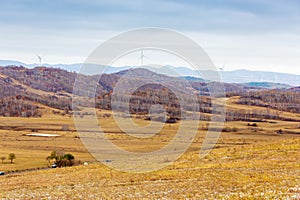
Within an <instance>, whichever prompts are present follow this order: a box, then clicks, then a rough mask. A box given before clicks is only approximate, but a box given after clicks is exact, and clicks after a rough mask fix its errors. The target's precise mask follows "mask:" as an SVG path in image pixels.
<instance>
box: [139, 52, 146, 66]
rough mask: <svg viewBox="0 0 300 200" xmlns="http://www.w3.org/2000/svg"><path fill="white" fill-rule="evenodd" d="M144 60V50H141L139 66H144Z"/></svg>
mask: <svg viewBox="0 0 300 200" xmlns="http://www.w3.org/2000/svg"><path fill="white" fill-rule="evenodd" d="M144 58H145V56H144V50H143V49H142V50H141V58H140V59H141V66H143V65H144Z"/></svg>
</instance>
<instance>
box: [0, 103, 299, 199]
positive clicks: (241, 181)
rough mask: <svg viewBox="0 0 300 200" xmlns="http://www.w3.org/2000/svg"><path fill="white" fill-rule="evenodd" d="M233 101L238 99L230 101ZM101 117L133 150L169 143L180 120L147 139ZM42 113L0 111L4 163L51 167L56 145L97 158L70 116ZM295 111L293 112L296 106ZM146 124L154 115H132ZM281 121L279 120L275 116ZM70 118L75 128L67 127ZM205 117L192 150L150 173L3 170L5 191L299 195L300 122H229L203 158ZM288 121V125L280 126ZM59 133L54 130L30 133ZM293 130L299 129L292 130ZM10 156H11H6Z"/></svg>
mask: <svg viewBox="0 0 300 200" xmlns="http://www.w3.org/2000/svg"><path fill="white" fill-rule="evenodd" d="M230 106H235V104H234V103H230ZM103 113H110V112H108V111H102V112H99V113H98V114H99V124H100V125H101V127H102V128H103V129H104V131H105V132H106V133H107V134H106V135H107V137H108V138H109V139H111V141H112V142H113V143H114V144H116V145H117V146H119V147H121V148H123V149H126V150H128V151H132V152H135V151H139V152H140V151H141V149H142V150H143V152H150V151H153V150H156V149H159V148H161V147H163V146H164V145H167V144H168V142H169V141H170V140H171V139H172V137H173V136H174V135H175V133H176V131H177V130H178V126H179V124H172V125H165V126H164V127H163V129H162V131H161V132H160V133H159V134H157V135H155V136H153V137H151V138H145V139H137V138H134V137H132V136H129V135H126V134H124V133H122V132H121V131H120V129H119V128H118V127H117V126H116V124H115V122H114V121H113V118H112V117H110V118H103V117H101V116H102V115H103ZM43 114H44V115H43V118H29V119H27V118H26V119H24V118H0V123H1V124H0V125H1V127H5V128H6V129H9V130H0V156H2V155H4V156H7V155H8V153H11V152H13V153H15V154H16V156H17V159H16V160H15V163H14V164H9V163H6V164H0V171H6V172H7V171H13V170H22V169H31V168H43V167H47V165H48V163H47V162H46V161H45V157H46V156H48V155H49V154H50V152H51V151H53V150H63V151H65V152H67V153H72V154H74V155H75V157H76V158H77V159H80V160H82V161H89V162H93V161H94V159H93V157H92V156H91V155H90V154H89V153H88V152H87V151H86V149H85V148H84V146H83V145H82V144H81V141H80V139H79V138H78V137H77V136H78V135H77V134H78V133H76V131H75V128H74V124H73V123H74V122H73V119H72V117H69V116H62V115H54V114H53V113H52V110H51V109H49V108H45V107H44V109H43ZM289 116H294V115H293V114H290V115H289ZM134 121H135V122H136V123H137V124H140V125H142V126H145V125H146V124H147V123H148V122H146V121H144V120H142V119H135V120H134ZM274 122H275V123H274ZM63 125H67V126H68V129H69V130H63V129H62V126H63ZM206 125H207V122H200V123H199V130H198V134H197V136H196V137H195V139H194V141H193V143H192V145H191V147H190V148H189V150H188V151H187V152H186V153H185V154H184V155H182V156H181V157H180V159H179V160H177V161H176V162H175V163H173V164H172V163H170V166H168V167H166V168H164V169H162V170H159V171H156V172H150V173H140V174H135V173H124V172H118V171H115V170H112V169H109V168H108V167H105V166H104V165H101V164H91V165H89V166H76V167H70V168H61V169H50V170H38V171H32V172H22V173H14V174H8V175H6V176H1V177H0V188H1V192H0V198H7V199H13V198H20V199H48V198H49V199H164V198H165V199H288V198H291V199H292V198H295V199H297V198H298V199H299V198H300V179H299V177H300V170H299V169H300V163H299V158H300V135H299V134H295V133H298V132H299V131H300V129H299V123H296V122H285V121H273V123H268V122H260V123H257V127H249V126H248V125H247V122H228V123H226V124H225V126H226V127H229V128H233V127H235V128H237V130H238V131H237V132H223V133H222V134H221V137H220V139H219V140H218V143H217V144H216V146H215V148H214V150H213V151H212V152H211V153H210V154H208V155H207V156H206V157H205V158H203V159H201V160H199V150H200V147H201V143H202V141H203V139H204V136H205V133H206V131H205V128H206ZM278 129H282V130H285V131H289V133H288V134H287V133H285V134H282V135H280V134H277V133H276V131H277V130H278ZM32 130H38V133H50V134H59V135H61V136H60V137H56V138H40V137H29V136H26V135H25V134H27V133H32ZM292 133H294V134H292ZM5 161H6V162H8V160H5Z"/></svg>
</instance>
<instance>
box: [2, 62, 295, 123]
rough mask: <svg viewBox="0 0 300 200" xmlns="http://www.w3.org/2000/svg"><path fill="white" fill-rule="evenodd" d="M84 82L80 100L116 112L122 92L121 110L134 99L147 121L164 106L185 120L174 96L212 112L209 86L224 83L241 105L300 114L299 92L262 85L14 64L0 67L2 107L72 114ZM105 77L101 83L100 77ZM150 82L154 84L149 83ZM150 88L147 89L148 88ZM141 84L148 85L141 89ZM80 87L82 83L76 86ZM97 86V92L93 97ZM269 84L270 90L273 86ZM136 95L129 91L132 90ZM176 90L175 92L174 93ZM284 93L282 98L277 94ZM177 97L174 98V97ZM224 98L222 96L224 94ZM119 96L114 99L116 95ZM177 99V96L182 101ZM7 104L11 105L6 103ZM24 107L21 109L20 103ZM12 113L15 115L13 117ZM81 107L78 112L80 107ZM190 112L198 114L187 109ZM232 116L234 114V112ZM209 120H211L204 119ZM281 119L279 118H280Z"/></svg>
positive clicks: (239, 114) (134, 108) (22, 112)
mask: <svg viewBox="0 0 300 200" xmlns="http://www.w3.org/2000/svg"><path fill="white" fill-rule="evenodd" d="M76 78H77V81H79V83H80V84H79V87H81V88H79V90H78V88H77V90H76V91H79V93H77V94H76V95H77V96H79V97H90V98H93V97H96V102H95V103H96V107H97V108H99V109H107V110H110V109H111V98H112V95H114V93H113V92H116V91H117V93H118V96H119V97H118V99H117V101H118V104H119V108H120V109H121V108H122V105H123V104H124V103H125V102H127V101H129V102H130V112H131V114H139V115H143V116H144V117H147V115H148V112H149V109H150V106H151V105H153V104H160V105H163V106H164V107H165V108H166V110H167V113H168V116H169V118H177V119H180V117H179V116H180V115H181V114H180V113H181V111H180V109H181V108H180V105H179V102H178V100H176V98H174V97H175V96H176V93H177V95H178V94H181V95H182V98H184V99H187V101H190V100H191V98H192V97H193V96H195V97H196V100H197V101H198V104H199V111H200V112H201V113H206V114H210V113H211V97H210V93H209V89H210V88H221V87H222V86H223V85H224V87H225V88H224V89H225V91H226V96H227V97H232V96H241V98H240V100H239V101H238V102H237V103H239V104H247V105H253V106H261V107H270V108H273V109H278V110H280V111H289V112H296V113H299V112H300V111H299V109H298V107H297V106H296V105H298V103H299V102H298V99H299V94H300V93H299V91H298V90H297V88H295V87H294V88H291V89H285V88H282V89H280V90H271V89H268V88H264V87H262V86H264V85H265V84H263V85H257V84H247V85H245V84H230V83H223V84H222V85H221V84H220V83H218V82H204V81H203V80H202V79H198V78H193V77H185V78H182V77H172V76H167V75H163V74H157V73H155V72H152V71H150V70H147V69H143V68H137V69H128V70H124V71H120V72H117V73H113V74H103V75H101V76H99V75H82V74H77V73H75V72H68V71H66V70H62V69H57V68H47V67H36V68H33V69H28V68H25V67H22V66H21V67H18V66H10V67H0V82H1V86H2V87H1V88H0V91H1V94H0V100H1V101H2V102H3V103H2V107H1V108H0V115H2V116H26V117H30V116H35V117H36V116H40V114H41V113H40V112H39V111H38V107H39V105H44V106H49V107H52V108H55V109H60V110H63V111H64V112H65V113H69V112H71V111H72V108H71V103H72V96H73V87H74V82H75V79H76ZM99 78H100V79H99ZM148 83H151V84H148ZM145 84H146V85H145ZM139 85H144V86H143V87H140V86H139ZM77 86H78V85H77ZM94 86H96V93H94V89H93V88H94ZM269 86H270V85H267V86H266V87H269ZM129 87H130V88H135V90H136V91H132V92H133V93H132V94H131V93H128V91H127V90H128V88H129ZM174 92H175V93H174ZM278 93H280V95H279V94H278ZM174 95H175V96H174ZM215 95H216V96H220V97H223V98H224V97H225V96H224V94H222V93H220V94H218V93H215ZM222 95H223V96H222ZM114 98H115V97H114ZM177 98H178V97H177ZM5 102H7V103H5ZM18 104H19V105H20V106H19V107H18V106H17V105H18ZM8 109H10V110H11V113H8V111H7V110H8ZM76 109H78V108H76ZM185 111H193V110H192V108H188V107H186V108H185ZM231 112H233V111H231ZM234 112H235V114H234V115H235V117H232V116H231V117H230V116H228V118H227V120H232V119H234V120H245V119H248V118H270V119H277V118H278V116H279V115H278V114H276V113H271V114H264V113H261V112H260V113H257V112H253V113H252V114H250V113H248V114H247V117H245V113H244V112H243V111H239V110H235V111H234ZM201 117H202V118H203V119H206V118H207V116H206V115H203V116H201ZM278 119H279V118H278Z"/></svg>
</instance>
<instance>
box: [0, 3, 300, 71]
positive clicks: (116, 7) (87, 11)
mask: <svg viewBox="0 0 300 200" xmlns="http://www.w3.org/2000/svg"><path fill="white" fill-rule="evenodd" d="M0 6H1V7H0V9H1V12H0V47H1V48H0V59H2V60H4V59H6V60H18V61H21V62H25V63H36V62H37V58H36V57H35V54H41V55H44V56H45V57H44V62H45V63H52V64H54V63H82V62H84V60H85V59H86V58H87V56H88V55H89V54H90V53H91V51H92V50H93V49H95V48H96V47H97V46H99V45H100V44H101V42H103V41H105V40H107V39H109V38H111V37H113V36H115V35H116V34H119V33H122V32H124V31H129V30H131V29H136V28H142V27H161V28H168V29H173V30H176V31H178V32H180V33H183V34H185V35H186V36H188V37H190V38H191V39H193V40H194V41H196V42H197V43H198V44H199V45H200V46H202V47H203V48H204V50H205V51H206V52H207V53H208V55H209V56H210V57H211V58H212V60H213V61H214V62H215V64H216V65H218V66H223V65H224V66H225V70H233V69H241V68H244V69H250V70H266V71H279V72H287V73H295V74H300V67H299V64H300V55H299V54H300V26H299V25H300V1H299V0H206V1H201V0H191V1H188V0H187V1H178V0H173V1H171V0H152V1H149V0H148V1H146V0H131V1H123V0H110V1H101V0H89V1H86V0H51V1H49V0H39V1H36V0H0ZM149 57H150V58H151V55H149ZM149 62H150V61H149ZM165 63H167V61H165V62H164V64H165ZM126 64H128V63H124V65H126ZM170 64H174V63H171V62H170ZM175 64H176V63H175ZM178 65H181V63H178Z"/></svg>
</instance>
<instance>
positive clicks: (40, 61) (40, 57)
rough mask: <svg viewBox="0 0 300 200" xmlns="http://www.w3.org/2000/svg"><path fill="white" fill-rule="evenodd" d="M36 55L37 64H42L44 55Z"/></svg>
mask: <svg viewBox="0 0 300 200" xmlns="http://www.w3.org/2000/svg"><path fill="white" fill-rule="evenodd" d="M36 57H37V58H38V59H39V64H40V65H41V64H42V58H43V57H44V56H39V55H37V54H36Z"/></svg>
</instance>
